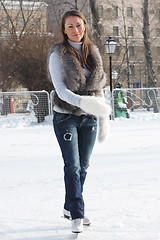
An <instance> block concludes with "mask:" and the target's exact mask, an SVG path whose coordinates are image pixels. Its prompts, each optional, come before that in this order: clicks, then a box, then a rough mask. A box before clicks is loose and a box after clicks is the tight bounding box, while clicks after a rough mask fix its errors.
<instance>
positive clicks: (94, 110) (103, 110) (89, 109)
mask: <svg viewBox="0 0 160 240" xmlns="http://www.w3.org/2000/svg"><path fill="white" fill-rule="evenodd" d="M80 108H81V109H82V110H83V111H84V112H86V113H88V114H91V115H95V116H97V117H105V118H106V117H108V116H109V115H110V114H111V107H110V106H109V105H108V104H106V103H105V99H104V98H102V97H94V96H81V100H80Z"/></svg>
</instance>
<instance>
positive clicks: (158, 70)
mask: <svg viewBox="0 0 160 240" xmlns="http://www.w3.org/2000/svg"><path fill="white" fill-rule="evenodd" d="M157 74H158V75H160V65H159V66H158V67H157Z"/></svg>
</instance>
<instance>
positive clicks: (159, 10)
mask: <svg viewBox="0 0 160 240" xmlns="http://www.w3.org/2000/svg"><path fill="white" fill-rule="evenodd" d="M157 19H158V20H159V21H160V9H157Z"/></svg>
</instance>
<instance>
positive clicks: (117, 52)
mask: <svg viewBox="0 0 160 240" xmlns="http://www.w3.org/2000/svg"><path fill="white" fill-rule="evenodd" d="M114 55H115V56H116V57H118V56H120V46H116V49H115V53H114Z"/></svg>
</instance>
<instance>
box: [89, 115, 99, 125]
mask: <svg viewBox="0 0 160 240" xmlns="http://www.w3.org/2000/svg"><path fill="white" fill-rule="evenodd" d="M87 118H88V119H90V120H92V121H93V122H95V123H97V117H96V116H93V115H88V116H87Z"/></svg>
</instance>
